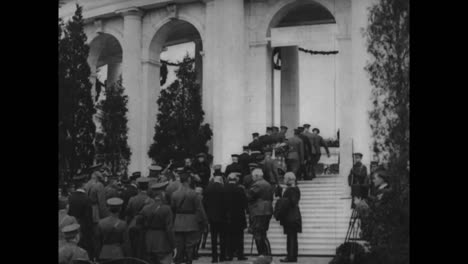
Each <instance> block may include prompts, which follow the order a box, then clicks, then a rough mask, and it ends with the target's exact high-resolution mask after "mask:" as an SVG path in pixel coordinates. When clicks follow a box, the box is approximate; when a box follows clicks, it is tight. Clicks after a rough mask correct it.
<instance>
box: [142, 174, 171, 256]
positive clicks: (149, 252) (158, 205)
mask: <svg viewBox="0 0 468 264" xmlns="http://www.w3.org/2000/svg"><path fill="white" fill-rule="evenodd" d="M166 186H167V182H163V183H153V184H152V185H151V186H150V188H151V189H152V191H154V193H155V195H156V197H155V198H154V202H152V203H149V204H147V205H145V206H144V207H143V209H142V210H141V211H140V212H139V213H138V215H137V216H136V218H137V222H139V223H141V225H142V228H143V230H144V231H143V232H144V234H145V235H144V237H145V252H146V259H148V260H150V261H151V263H158V264H159V263H161V264H171V263H172V251H173V249H174V247H175V242H174V231H173V223H172V221H173V217H172V211H171V208H170V207H169V205H167V204H166V203H165V201H164V198H163V197H160V196H158V193H159V192H161V191H162V190H164V189H165V188H166Z"/></svg>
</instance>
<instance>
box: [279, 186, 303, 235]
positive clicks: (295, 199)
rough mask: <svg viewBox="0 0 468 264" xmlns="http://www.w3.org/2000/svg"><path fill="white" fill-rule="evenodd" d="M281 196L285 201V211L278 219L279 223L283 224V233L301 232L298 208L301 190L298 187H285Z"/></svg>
mask: <svg viewBox="0 0 468 264" xmlns="http://www.w3.org/2000/svg"><path fill="white" fill-rule="evenodd" d="M283 198H284V199H285V200H286V201H287V203H286V205H285V206H286V207H287V213H285V217H284V218H283V219H280V225H282V226H283V231H284V234H286V233H291V232H297V233H301V232H302V216H301V210H300V208H299V200H300V199H301V191H300V190H299V188H298V187H287V188H286V190H285V191H284V193H283Z"/></svg>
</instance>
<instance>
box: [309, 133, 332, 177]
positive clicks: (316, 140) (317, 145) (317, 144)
mask: <svg viewBox="0 0 468 264" xmlns="http://www.w3.org/2000/svg"><path fill="white" fill-rule="evenodd" d="M312 140H313V146H312V150H313V151H312V155H311V156H312V157H311V161H312V168H313V170H312V177H315V166H317V164H318V162H319V161H320V156H322V153H321V150H320V149H321V147H324V148H325V151H326V152H327V155H328V156H330V151H329V150H328V146H327V144H326V143H325V140H323V138H322V137H321V136H319V135H316V134H313V137H312Z"/></svg>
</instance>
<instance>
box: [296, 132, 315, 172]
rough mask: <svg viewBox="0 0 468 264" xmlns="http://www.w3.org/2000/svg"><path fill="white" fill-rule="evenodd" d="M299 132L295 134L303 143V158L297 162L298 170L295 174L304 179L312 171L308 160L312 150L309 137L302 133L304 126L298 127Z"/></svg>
mask: <svg viewBox="0 0 468 264" xmlns="http://www.w3.org/2000/svg"><path fill="white" fill-rule="evenodd" d="M297 129H298V130H299V134H298V135H297V136H298V137H299V138H300V139H301V140H302V143H303V145H304V152H303V153H304V155H303V160H302V162H301V163H300V164H299V171H298V172H297V174H295V175H296V176H297V177H298V178H304V179H309V178H310V177H309V175H310V174H311V173H313V172H312V171H311V170H310V167H311V166H310V165H309V164H310V162H309V160H310V159H311V153H312V151H313V146H312V143H311V141H310V139H309V138H308V137H307V136H306V135H304V131H305V127H298V128H297Z"/></svg>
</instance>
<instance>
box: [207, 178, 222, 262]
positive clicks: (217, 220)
mask: <svg viewBox="0 0 468 264" xmlns="http://www.w3.org/2000/svg"><path fill="white" fill-rule="evenodd" d="M223 185H224V180H223V177H222V176H214V179H213V182H211V183H210V184H208V186H207V187H206V190H205V192H204V193H203V204H204V205H205V208H206V214H207V216H208V220H209V223H210V236H211V259H212V262H213V263H215V262H218V261H225V260H226V254H225V253H226V243H225V237H226V223H227V216H226V213H227V212H226V208H227V203H226V202H225V201H224V198H225V196H224V186H223ZM218 242H219V254H218Z"/></svg>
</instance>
